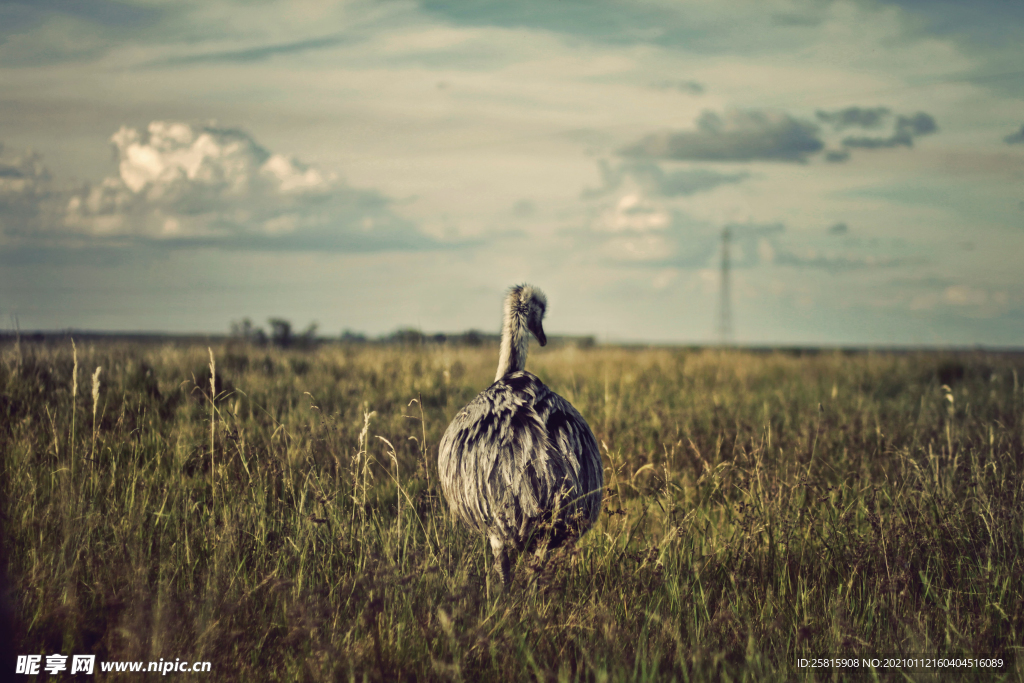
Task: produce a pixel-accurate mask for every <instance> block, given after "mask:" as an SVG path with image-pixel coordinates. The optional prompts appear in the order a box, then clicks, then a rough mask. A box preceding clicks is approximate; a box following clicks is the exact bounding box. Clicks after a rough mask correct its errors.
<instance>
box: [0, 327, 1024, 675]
mask: <svg viewBox="0 0 1024 683" xmlns="http://www.w3.org/2000/svg"><path fill="white" fill-rule="evenodd" d="M2 353H3V356H2V359H3V362H2V363H0V416H2V417H3V419H2V421H0V448H2V452H3V462H2V474H0V487H2V489H0V494H2V497H0V501H2V503H0V505H2V508H0V514H2V515H3V518H2V519H3V522H4V525H5V532H6V547H5V548H4V549H3V550H4V556H5V557H6V558H7V560H8V562H9V575H10V579H11V582H12V584H13V585H12V595H13V596H14V605H15V612H16V615H17V617H18V622H17V633H16V642H17V646H16V647H17V651H18V652H19V653H22V654H27V653H38V654H54V653H63V654H72V653H91V654H96V655H98V659H101V660H115V659H116V660H156V659H159V658H160V657H163V658H165V659H174V658H178V657H180V658H189V659H192V660H210V661H212V662H213V664H214V675H215V676H216V678H217V680H252V679H257V680H335V679H343V680H392V679H395V678H402V679H437V680H445V679H456V680H466V681H475V680H511V679H532V678H537V679H545V680H623V679H629V680H634V679H638V680H671V679H676V680H722V679H723V678H724V677H728V678H733V679H738V678H745V679H786V680H789V679H794V678H796V679H800V680H819V679H822V680H824V679H832V677H833V676H834V675H838V674H837V673H836V672H830V671H810V670H807V669H799V668H797V667H796V661H797V659H798V658H799V657H807V656H811V655H826V654H830V655H835V654H855V655H858V656H867V655H878V654H884V653H921V654H933V655H938V654H943V653H946V654H952V653H977V654H983V653H993V654H999V655H1002V656H1004V657H1005V658H1006V659H1007V661H1008V662H1010V665H1009V666H1008V667H1007V669H1006V670H1005V671H1004V672H1003V674H1002V675H1004V676H1005V677H1006V678H1007V679H1008V680H1021V678H1022V668H1021V664H1020V663H1018V662H1017V658H1016V653H1017V652H1018V648H1019V646H1020V645H1021V643H1022V634H1024V609H1022V606H1024V599H1022V597H1024V552H1022V550H1024V483H1022V478H1021V475H1020V473H1021V471H1022V465H1024V420H1022V410H1024V392H1022V389H1021V386H1020V383H1019V376H1020V373H1021V370H1022V366H1024V361H1022V359H1021V357H1012V356H997V355H985V354H966V355H952V354H925V353H920V354H904V355H887V354H870V353H869V354H857V355H844V354H840V353H826V354H821V355H814V356H800V357H798V356H793V355H787V354H784V353H775V354H764V355H756V354H751V353H745V352H742V351H730V352H717V351H699V350H697V351H694V350H667V349H649V350H629V349H619V348H594V349H586V350H581V349H577V348H574V347H563V348H560V349H552V350H547V349H545V350H541V351H540V352H535V353H533V355H531V359H530V363H529V366H530V368H531V369H532V370H533V371H534V372H535V373H537V374H538V375H539V376H540V377H541V378H542V379H543V380H544V381H546V382H547V383H548V384H549V385H550V386H552V388H554V389H555V390H556V391H557V392H559V393H560V394H562V395H563V396H565V397H566V398H567V399H569V400H570V401H571V402H572V403H573V404H574V405H576V407H577V408H578V409H579V410H580V412H581V413H582V414H583V415H584V416H585V417H586V418H587V419H588V421H589V422H590V424H591V426H592V427H593V429H594V432H595V434H596V435H597V438H598V441H599V443H601V445H602V449H603V456H604V465H605V468H606V476H605V481H606V485H607V490H606V493H605V510H604V513H603V514H602V516H601V519H600V521H599V523H598V524H597V525H596V527H595V528H594V529H593V530H592V531H591V532H590V533H589V534H588V535H587V536H586V537H584V539H583V540H582V541H581V542H580V543H579V544H578V545H577V546H576V547H574V548H569V549H563V550H560V551H559V552H557V553H554V554H553V556H551V557H549V559H548V561H547V562H546V563H544V564H543V565H539V564H536V563H534V561H532V560H530V561H527V560H525V559H524V560H522V561H521V562H520V564H519V566H518V567H517V570H516V579H515V587H514V589H513V590H512V591H511V593H510V594H509V595H507V596H498V595H497V591H490V592H489V591H488V588H489V586H488V583H489V582H491V581H494V580H495V577H494V576H492V575H490V574H489V566H490V561H489V558H488V550H487V548H486V547H485V544H484V542H483V539H481V538H477V537H476V536H474V535H471V534H469V533H467V532H466V531H464V530H463V529H461V528H460V527H458V526H456V525H454V524H453V523H452V522H451V521H450V519H449V517H448V515H447V512H446V509H445V504H444V502H443V500H442V499H440V498H439V497H438V493H437V485H436V482H437V479H436V472H435V471H434V469H433V468H435V467H436V464H435V459H436V452H437V451H436V445H437V442H438V440H439V438H440V435H441V434H442V433H443V430H444V428H445V427H446V426H447V423H448V420H449V419H450V418H451V417H452V416H453V415H454V413H455V411H456V410H457V409H458V408H460V407H461V406H462V405H464V404H465V403H467V402H468V401H469V400H470V399H471V398H472V397H473V396H474V395H475V394H476V393H477V392H478V391H480V390H481V389H482V388H484V387H485V386H487V385H488V384H489V383H490V380H491V377H492V376H493V372H494V365H495V362H496V349H494V348H488V347H483V348H447V347H429V346H428V347H374V346H351V347H343V346H334V347H323V348H320V349H319V350H316V351H314V352H283V351H279V350H266V349H258V348H251V347H246V346H226V347H224V346H222V347H217V348H214V349H212V350H209V352H207V349H205V348H199V347H196V348H178V347H175V346H170V345H167V346H145V347H143V346H127V345H121V344H116V343H111V344H106V345H98V344H91V345H84V346H83V349H82V351H81V352H79V351H78V350H77V349H76V348H73V347H72V346H71V345H70V344H67V345H60V346H39V345H36V346H32V345H22V347H21V349H20V351H19V352H18V354H17V357H15V353H14V351H13V350H12V349H11V348H7V349H4V350H3V352H2ZM79 360H81V362H82V363H83V364H84V366H85V367H87V368H89V367H97V368H98V367H100V366H102V368H103V377H104V384H103V388H102V392H101V391H100V385H99V374H98V373H99V371H98V370H97V372H96V374H95V375H94V383H93V405H92V410H93V416H94V428H93V430H92V432H91V433H90V434H89V435H85V434H82V433H79V432H76V431H75V423H76V414H77V412H78V410H80V409H82V406H79V405H78V402H77V368H78V363H79ZM97 406H98V408H97ZM86 439H89V441H86ZM90 441H91V442H92V443H90ZM90 446H93V447H92V448H90ZM85 453H90V456H91V457H88V458H87V457H85V456H84V454H85ZM76 456H77V457H76ZM76 460H77V463H76ZM215 501H216V505H214V502H215ZM489 595H490V596H491V597H488V596H489ZM849 675H853V674H844V676H849ZM859 675H862V676H863V675H865V674H864V673H863V672H861V674H859ZM894 675H895V674H885V673H882V674H880V677H881V678H887V677H892V676H894ZM914 676H916V674H914ZM970 676H973V677H974V678H976V679H983V680H989V679H990V678H991V673H990V672H979V671H975V672H973V673H971V674H970ZM97 678H102V676H97ZM900 680H903V679H900Z"/></svg>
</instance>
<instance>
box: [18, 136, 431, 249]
mask: <svg viewBox="0 0 1024 683" xmlns="http://www.w3.org/2000/svg"><path fill="white" fill-rule="evenodd" d="M111 141H112V142H113V144H114V148H115V150H116V155H117V164H118V165H117V174H116V175H112V176H109V177H107V178H105V179H103V180H102V181H101V182H98V183H94V184H90V185H87V186H84V187H80V188H77V189H75V190H73V191H70V192H67V191H66V192H61V193H56V192H52V191H47V192H45V193H43V192H41V191H40V190H33V189H32V188H37V187H41V186H42V184H43V183H44V182H45V181H46V180H47V178H48V176H47V175H46V174H45V170H42V171H39V170H36V171H33V170H32V169H34V168H37V167H38V168H41V165H40V164H39V162H38V159H35V158H33V159H34V160H30V161H25V160H22V161H21V162H19V163H20V164H21V165H20V166H18V165H15V164H13V163H6V164H4V165H2V166H0V188H3V187H6V186H8V185H9V186H11V187H12V188H18V192H19V196H21V197H22V198H23V199H24V201H23V203H25V204H28V205H30V206H33V207H34V210H35V213H36V215H37V217H41V216H42V215H43V214H45V220H44V219H42V218H40V219H39V220H37V221H36V222H35V224H33V225H32V226H31V228H32V229H31V230H26V229H22V230H17V229H13V230H12V229H11V226H10V225H8V224H7V223H8V222H7V221H5V222H4V225H3V227H4V231H5V232H6V233H7V234H8V235H12V234H14V233H18V236H20V237H22V238H25V239H32V238H36V239H39V238H42V237H46V238H48V239H51V240H53V239H58V238H61V237H63V238H68V237H72V236H77V238H78V239H84V238H93V239H94V240H95V239H106V240H108V241H109V240H115V241H117V242H118V243H124V242H125V241H126V240H129V241H131V240H134V241H140V240H141V241H147V242H151V243H163V244H167V245H171V246H203V245H208V246H220V247H224V248H238V249H294V250H342V251H344V250H352V251H367V250H378V249H409V248H426V247H429V246H432V245H434V242H433V240H431V239H430V238H428V237H426V236H424V235H422V234H421V233H419V232H418V231H417V230H416V229H415V228H414V226H412V225H411V224H410V223H409V222H408V221H405V220H404V219H402V218H400V217H398V216H397V215H395V214H394V213H393V212H392V211H391V208H390V201H389V200H388V199H387V198H386V197H384V196H382V195H380V194H378V193H376V192H373V191H367V190H359V189H355V188H352V187H349V186H347V185H346V184H344V183H343V182H341V181H340V180H338V178H337V177H336V176H334V175H333V174H328V173H324V172H322V171H320V170H318V169H316V168H313V167H310V166H308V165H306V164H303V163H302V162H300V161H298V160H296V159H294V158H292V157H289V156H286V155H283V154H275V153H271V152H270V151H269V150H267V149H265V148H264V147H262V146H261V145H259V144H258V143H257V142H256V141H255V140H254V139H253V138H252V137H251V136H250V135H249V134H248V133H246V132H244V131H241V130H238V129H232V128H222V127H217V126H215V125H191V124H187V123H180V122H163V121H154V122H152V123H150V124H149V126H148V128H146V129H145V130H138V129H135V128H129V127H122V128H121V129H120V130H119V131H117V133H115V134H114V135H113V136H112V138H111ZM33 164H35V166H33ZM33 173H34V175H33ZM2 191H3V190H2V189H0V192H2ZM33 193H34V194H33ZM0 201H3V200H0ZM10 204H11V202H10V201H6V202H5V206H7V205H10ZM26 210H27V209H23V210H22V213H25V211H26ZM8 213H9V212H8Z"/></svg>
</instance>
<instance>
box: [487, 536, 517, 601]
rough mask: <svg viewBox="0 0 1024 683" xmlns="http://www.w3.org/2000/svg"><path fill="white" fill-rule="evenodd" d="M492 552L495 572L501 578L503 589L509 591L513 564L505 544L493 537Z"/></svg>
mask: <svg viewBox="0 0 1024 683" xmlns="http://www.w3.org/2000/svg"><path fill="white" fill-rule="evenodd" d="M491 552H492V553H494V571H496V572H497V573H498V576H500V577H501V587H502V588H503V589H504V590H506V591H507V590H508V588H509V585H510V584H511V583H512V572H511V563H510V562H509V559H508V553H507V552H505V544H504V542H503V541H502V540H501V539H500V538H498V537H497V536H494V535H491Z"/></svg>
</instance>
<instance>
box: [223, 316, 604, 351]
mask: <svg viewBox="0 0 1024 683" xmlns="http://www.w3.org/2000/svg"><path fill="white" fill-rule="evenodd" d="M267 325H268V326H269V329H270V333H269V334H268V333H267V332H266V331H265V330H264V329H263V328H262V327H256V326H255V325H253V323H252V320H250V319H249V318H243V319H242V321H241V322H232V323H231V336H232V337H233V338H235V339H238V340H241V341H244V342H247V343H249V344H253V345H255V346H267V345H272V346H277V347H279V348H300V349H305V348H312V347H314V346H316V345H317V344H321V343H325V342H331V341H340V342H342V343H344V344H403V345H410V346H421V345H424V344H454V345H458V346H482V345H484V344H497V343H498V342H500V341H501V335H499V334H489V333H487V332H481V331H480V330H468V331H466V332H461V333H457V334H443V333H436V334H427V333H425V332H422V331H420V330H417V329H415V328H412V327H403V328H399V329H398V330H395V331H394V332H391V333H390V334H385V335H381V336H379V337H372V338H371V337H369V336H367V335H365V334H363V333H362V332H353V331H352V330H349V329H346V330H345V331H343V332H342V333H341V336H340V337H336V338H335V339H331V338H330V337H318V336H317V334H316V332H317V324H316V323H310V324H309V326H307V327H306V329H305V330H303V331H302V332H300V333H298V334H296V333H295V332H293V331H292V325H291V323H290V322H288V321H287V320H284V319H282V318H271V319H269V320H268V321H267ZM551 339H552V342H553V343H555V344H558V343H559V342H561V341H566V342H574V343H576V345H577V346H581V347H590V346H593V345H594V343H595V341H594V338H593V337H590V336H587V337H565V338H557V337H556V338H551Z"/></svg>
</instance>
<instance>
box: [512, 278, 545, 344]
mask: <svg viewBox="0 0 1024 683" xmlns="http://www.w3.org/2000/svg"><path fill="white" fill-rule="evenodd" d="M517 294H518V298H519V301H518V303H516V304H513V305H516V306H518V308H519V310H520V311H523V313H521V314H520V315H523V316H524V317H525V320H526V328H527V329H528V330H530V332H533V336H534V337H536V338H537V341H538V342H539V343H540V345H541V346H544V345H545V344H547V343H548V338H547V337H546V336H544V326H543V324H542V323H543V322H544V313H545V312H546V311H547V308H548V299H547V297H546V296H544V292H542V291H540V290H539V289H537V288H536V287H534V286H533V285H518V286H516V287H513V288H512V289H511V290H510V291H509V300H510V301H511V299H512V297H513V296H516V295H517Z"/></svg>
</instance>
